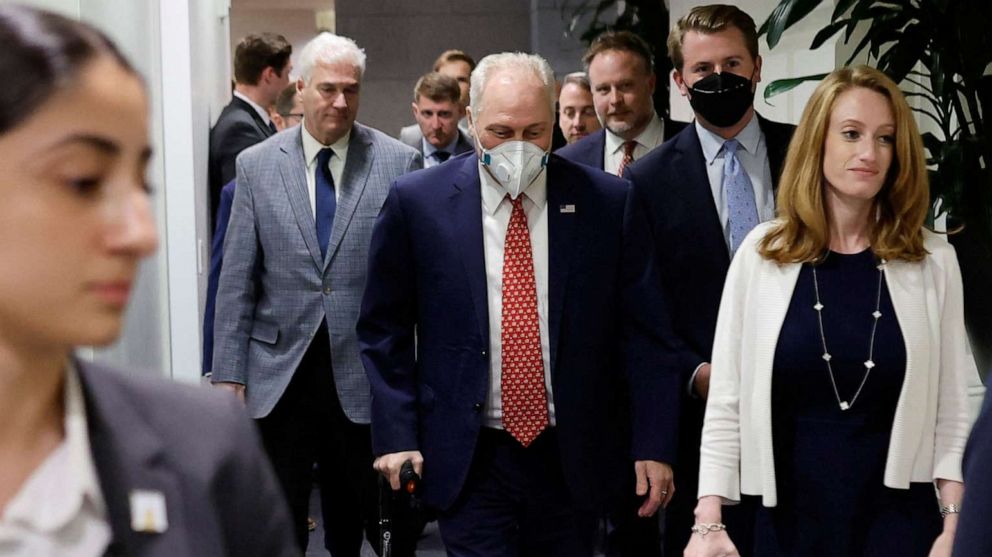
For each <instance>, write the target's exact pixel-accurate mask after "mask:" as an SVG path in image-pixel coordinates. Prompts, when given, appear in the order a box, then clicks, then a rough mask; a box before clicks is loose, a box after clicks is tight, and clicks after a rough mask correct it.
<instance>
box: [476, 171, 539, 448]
mask: <svg viewBox="0 0 992 557" xmlns="http://www.w3.org/2000/svg"><path fill="white" fill-rule="evenodd" d="M547 174H548V173H547V170H545V171H544V172H541V174H540V175H539V176H538V177H537V179H536V180H534V182H533V183H532V184H531V185H530V186H529V187H528V188H527V189H526V190H524V192H523V193H522V194H521V195H523V196H524V201H523V207H524V213H526V215H527V228H528V229H529V230H530V246H531V251H532V253H533V255H534V281H535V286H536V287H537V316H538V324H539V326H540V332H541V359H542V360H543V361H544V390H545V393H546V394H547V398H548V417H549V419H550V423H551V425H555V403H554V398H552V396H551V395H552V393H551V356H550V355H551V350H550V346H551V341H550V339H549V336H548V203H547V191H548V189H547ZM479 177H480V181H481V182H482V184H481V187H482V237H483V246H484V248H485V257H486V291H487V292H488V299H489V392H488V395H487V396H486V407H485V413H484V414H483V424H484V425H485V426H486V427H495V428H499V429H503V401H502V392H503V389H502V384H501V380H502V377H503V364H502V362H503V349H502V342H501V340H500V337H501V333H502V318H503V247H504V245H505V242H506V228H507V226H508V225H509V224H510V214H511V213H512V212H513V204H512V203H510V200H509V199H505V196H506V190H505V189H504V188H503V186H502V185H500V183H499V182H497V181H496V180H494V179H493V178H492V176H490V175H489V173H488V172H487V171H486V169H485V167H484V166H483V165H482V164H481V163H479Z"/></svg>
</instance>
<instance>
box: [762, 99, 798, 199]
mask: <svg viewBox="0 0 992 557" xmlns="http://www.w3.org/2000/svg"><path fill="white" fill-rule="evenodd" d="M755 115H757V116H758V126H759V127H760V128H761V133H762V134H764V136H765V145H767V148H768V168H769V169H770V170H771V171H772V189H773V190H774V191H778V180H779V177H780V176H781V174H782V165H783V164H785V155H786V153H787V152H788V150H789V140H790V139H792V137H791V136H789V135H783V134H780V133H777V132H776V130H775V129H774V127H773V126H774V124H772V123H771V122H769V121H768V120H766V119H764V118H762V117H761V115H760V114H758V113H755Z"/></svg>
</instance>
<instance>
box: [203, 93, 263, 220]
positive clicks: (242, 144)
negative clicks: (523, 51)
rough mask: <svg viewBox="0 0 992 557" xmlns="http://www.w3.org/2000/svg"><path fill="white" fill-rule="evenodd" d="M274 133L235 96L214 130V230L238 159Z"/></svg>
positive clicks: (212, 139)
mask: <svg viewBox="0 0 992 557" xmlns="http://www.w3.org/2000/svg"><path fill="white" fill-rule="evenodd" d="M271 135H272V130H271V129H270V128H269V126H268V125H267V124H266V123H265V120H263V119H262V117H261V116H259V114H258V112H256V111H255V109H254V108H252V106H251V105H250V104H248V103H247V102H245V101H243V100H241V99H239V98H238V97H234V98H232V99H231V102H230V103H228V105H227V106H225V107H224V110H223V111H221V113H220V116H219V117H218V118H217V123H216V124H214V127H213V128H211V129H210V158H209V165H210V166H209V169H208V172H209V180H210V223H211V226H210V229H211V230H213V228H214V226H213V224H214V218H215V216H216V214H217V206H218V205H219V204H220V190H221V189H222V188H223V187H224V185H225V184H227V183H228V182H230V181H231V180H233V179H234V175H235V171H234V160H235V159H236V158H237V157H238V154H239V153H241V151H244V150H245V149H247V148H248V147H251V146H252V145H254V144H256V143H260V142H262V141H265V139H266V138H268V137H269V136H271Z"/></svg>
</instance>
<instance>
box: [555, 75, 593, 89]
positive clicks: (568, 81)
mask: <svg viewBox="0 0 992 557" xmlns="http://www.w3.org/2000/svg"><path fill="white" fill-rule="evenodd" d="M572 84H574V85H578V86H579V87H581V88H583V89H585V90H586V92H587V93H591V92H592V88H591V87H590V86H589V76H587V75H586V72H572V73H570V74H568V75H566V76H565V77H564V78H563V79H562V80H561V88H562V89H564V88H565V86H566V85H572Z"/></svg>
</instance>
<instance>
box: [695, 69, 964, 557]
mask: <svg viewBox="0 0 992 557" xmlns="http://www.w3.org/2000/svg"><path fill="white" fill-rule="evenodd" d="M780 183H781V186H780V188H779V191H778V200H777V201H778V218H777V219H776V220H774V221H771V222H769V223H765V224H763V225H759V226H758V227H756V228H755V229H754V230H752V232H751V233H750V234H749V235H748V237H747V238H746V239H745V240H744V242H743V244H742V245H741V246H740V249H739V250H738V253H737V254H736V256H735V258H734V260H733V262H732V264H731V267H730V271H729V274H728V276H727V282H726V285H725V287H724V293H723V299H722V301H721V305H720V315H719V319H718V321H717V328H716V338H715V343H714V347H713V368H712V378H711V384H710V395H709V399H708V402H707V407H706V419H705V422H704V425H703V438H702V446H701V463H700V471H699V503H698V505H697V507H696V524H695V526H694V527H693V535H692V538H691V540H690V543H689V545H688V547H687V548H686V552H685V554H686V555H688V556H693V557H696V556H707V557H708V556H718V555H729V556H735V555H738V551H737V548H736V547H735V546H734V544H733V542H732V541H731V540H730V538H729V537H728V536H727V534H726V531H725V530H723V525H722V524H721V507H722V505H727V504H734V503H736V502H739V501H741V500H742V496H744V497H745V498H748V497H751V498H752V499H753V501H754V502H755V503H756V505H755V506H756V507H757V519H756V524H755V529H754V547H753V548H752V547H748V548H741V549H742V550H744V554H745V555H746V554H749V553H750V551H748V550H753V552H754V555H756V556H760V557H768V556H786V555H787V556H800V555H801V556H803V557H810V556H817V555H824V556H826V555H829V556H841V555H842V556H845V557H853V556H861V555H893V556H895V555H898V556H900V557H904V556H914V555H920V556H925V555H932V556H946V555H950V548H951V544H952V542H953V538H954V529H955V526H956V524H957V514H956V513H957V512H958V509H959V505H960V502H961V497H962V493H963V489H964V487H963V484H962V483H961V453H962V450H963V448H964V444H965V440H966V438H967V435H968V429H969V426H970V423H969V411H968V407H967V399H966V397H967V395H966V385H967V384H968V382H969V381H971V379H972V378H973V377H974V375H975V374H976V369H975V362H974V359H973V358H972V356H971V351H970V348H969V346H968V344H967V340H966V339H967V337H966V335H965V331H964V321H963V308H962V299H961V277H960V272H959V269H958V264H957V260H956V257H955V254H954V250H953V248H951V247H950V245H949V244H947V242H946V241H945V240H944V239H943V238H941V237H939V236H937V235H936V234H933V233H931V232H929V231H927V230H925V229H924V228H923V222H924V218H925V215H926V212H927V207H928V203H929V192H928V186H927V178H926V168H925V156H924V152H923V146H922V142H921V140H920V135H919V131H918V130H917V128H916V125H915V123H914V121H913V118H912V114H911V112H910V109H909V107H908V106H907V104H906V101H905V99H904V97H903V95H902V93H901V92H900V91H899V89H898V88H897V86H896V85H895V83H893V82H892V81H891V80H890V79H889V78H888V77H886V76H885V75H884V74H882V73H881V72H879V71H877V70H875V69H872V68H869V67H866V66H860V67H855V68H843V69H839V70H836V71H835V72H833V73H832V74H831V75H830V76H829V77H827V78H826V79H825V80H824V81H823V82H822V83H821V84H820V86H819V87H818V88H817V89H816V91H815V92H814V94H813V96H812V97H811V98H810V101H809V103H808V105H807V107H806V110H805V111H804V113H803V117H802V120H801V121H800V124H799V127H798V128H797V130H796V134H795V136H794V137H793V140H792V144H791V145H790V148H789V154H788V157H787V159H786V163H785V167H784V170H783V175H782V179H781V182H780ZM934 486H936V490H935V489H934ZM942 515H943V518H941V517H942Z"/></svg>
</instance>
